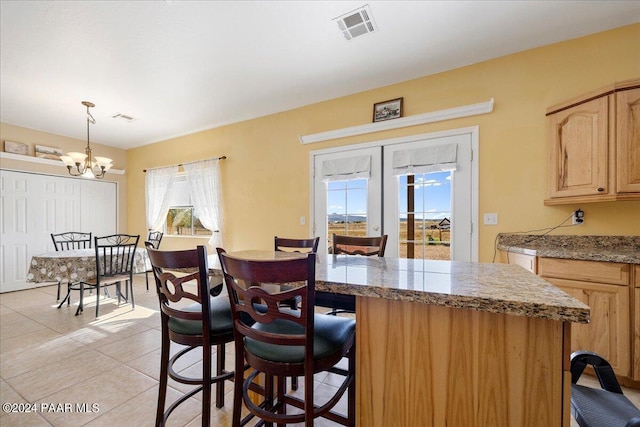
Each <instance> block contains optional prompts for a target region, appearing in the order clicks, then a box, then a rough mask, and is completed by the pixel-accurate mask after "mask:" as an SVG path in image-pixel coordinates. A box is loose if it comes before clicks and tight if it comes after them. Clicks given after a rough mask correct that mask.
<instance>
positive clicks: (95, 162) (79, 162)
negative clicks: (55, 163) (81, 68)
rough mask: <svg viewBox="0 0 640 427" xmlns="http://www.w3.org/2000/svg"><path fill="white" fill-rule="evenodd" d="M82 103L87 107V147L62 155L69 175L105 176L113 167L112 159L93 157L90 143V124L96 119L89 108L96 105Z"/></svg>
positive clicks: (61, 157) (84, 176)
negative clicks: (80, 151)
mask: <svg viewBox="0 0 640 427" xmlns="http://www.w3.org/2000/svg"><path fill="white" fill-rule="evenodd" d="M82 105H84V106H85V107H87V147H86V148H85V149H84V153H79V152H76V151H72V152H70V153H67V155H66V156H60V159H61V160H62V161H63V162H64V164H65V166H66V167H67V170H68V171H69V175H71V176H82V177H83V178H103V177H104V175H105V174H106V173H107V171H108V170H109V169H111V166H113V165H112V164H111V162H112V160H111V159H109V158H108V157H99V156H96V157H92V156H91V146H90V145H89V126H90V125H91V124H95V123H96V120H95V119H94V118H93V116H92V115H91V113H90V112H89V108H92V107H95V105H94V104H93V103H92V102H89V101H82Z"/></svg>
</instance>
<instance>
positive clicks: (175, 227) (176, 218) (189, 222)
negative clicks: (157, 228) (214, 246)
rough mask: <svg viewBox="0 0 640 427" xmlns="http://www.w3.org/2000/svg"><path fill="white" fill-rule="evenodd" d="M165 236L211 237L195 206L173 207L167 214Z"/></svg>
mask: <svg viewBox="0 0 640 427" xmlns="http://www.w3.org/2000/svg"><path fill="white" fill-rule="evenodd" d="M165 224H166V228H165V234H167V235H178V236H209V235H211V231H209V230H207V229H206V228H204V227H203V226H202V223H201V222H200V220H199V219H198V216H197V214H196V210H195V209H194V208H193V206H172V207H171V208H170V209H169V212H168V213H167V221H166V223H165Z"/></svg>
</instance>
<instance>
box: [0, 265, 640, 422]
mask: <svg viewBox="0 0 640 427" xmlns="http://www.w3.org/2000/svg"><path fill="white" fill-rule="evenodd" d="M134 283H135V296H136V309H135V310H131V307H130V305H129V304H122V305H121V306H120V307H118V306H117V304H116V301H115V300H110V301H109V300H107V301H104V302H101V303H100V314H101V315H100V317H99V318H98V319H96V318H95V316H94V311H93V310H94V307H95V305H94V304H95V294H94V295H88V296H87V297H86V299H85V307H86V308H85V312H84V314H82V315H80V316H74V313H75V306H74V304H72V305H71V306H70V307H67V306H64V307H63V308H61V309H60V310H57V309H56V306H57V304H56V302H55V296H56V290H57V287H56V286H47V287H41V288H37V289H31V290H26V291H19V292H11V293H5V294H0V400H1V401H2V403H5V402H10V403H15V404H26V403H29V404H30V406H29V407H30V408H31V409H33V408H34V406H33V404H35V408H36V409H37V412H31V413H7V412H5V411H1V412H0V425H2V426H3V427H9V426H20V427H22V426H152V425H153V424H154V420H155V410H156V399H157V392H158V380H157V379H158V373H159V371H160V364H159V357H160V315H159V312H158V300H157V297H156V294H155V292H154V291H153V289H151V291H150V292H147V291H146V289H145V280H144V276H143V275H139V276H136V277H135V280H134ZM73 298H74V302H76V303H77V298H78V295H77V292H76V293H74V295H73ZM200 363H201V362H200V358H199V357H198V356H197V355H196V354H194V355H193V357H191V358H190V359H188V360H187V361H185V363H184V366H181V368H182V371H181V372H183V373H189V372H191V373H196V372H198V369H199V364H200ZM232 364H233V349H232V346H231V345H229V346H228V347H227V366H228V368H229V369H231V368H232ZM583 378H584V380H581V382H584V383H589V385H591V384H593V383H595V381H594V380H593V379H592V378H590V377H585V376H583ZM315 380H316V391H317V394H318V395H322V394H323V392H326V391H328V390H329V389H330V388H331V387H335V385H336V378H335V377H332V375H331V374H326V375H324V376H322V377H316V379H315ZM232 387H233V386H232V384H231V383H229V382H227V385H226V386H225V390H226V395H225V407H224V408H222V409H217V408H215V406H212V421H211V425H212V426H219V427H226V426H230V425H231V422H230V419H231V412H232V404H231V402H232V394H231V393H232ZM302 388H303V387H300V390H299V391H300V392H301V391H302ZM188 389H189V387H188V386H185V385H182V384H177V383H175V382H170V388H169V396H168V400H169V401H172V400H173V399H175V397H176V396H180V394H181V393H182V392H183V391H184V390H188ZM624 392H625V394H626V395H627V396H628V397H629V398H630V399H631V400H632V401H633V402H634V403H635V404H636V405H637V406H639V407H640V391H638V390H631V389H627V388H625V389H624ZM200 402H201V400H200V395H199V394H198V395H196V396H194V397H192V398H191V399H190V400H189V401H188V402H186V403H185V404H183V405H181V406H180V407H179V408H178V409H177V410H176V411H175V412H174V414H172V415H171V417H170V418H169V425H171V426H188V427H196V426H199V425H200V424H201V422H200V415H199V414H200V411H201V403H200ZM341 403H342V407H341V408H339V410H341V411H342V410H343V409H344V402H341ZM83 405H84V406H83ZM316 425H318V426H334V425H336V424H334V423H331V422H329V421H326V420H318V421H317V422H316ZM571 425H572V426H577V424H576V423H575V421H574V420H572V424H571Z"/></svg>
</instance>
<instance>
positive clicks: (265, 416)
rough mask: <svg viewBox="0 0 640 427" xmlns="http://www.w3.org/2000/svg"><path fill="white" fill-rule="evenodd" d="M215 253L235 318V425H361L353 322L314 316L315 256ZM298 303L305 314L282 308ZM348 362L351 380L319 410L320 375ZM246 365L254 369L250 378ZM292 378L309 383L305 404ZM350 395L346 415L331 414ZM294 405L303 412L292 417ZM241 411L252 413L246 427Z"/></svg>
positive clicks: (345, 380)
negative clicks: (290, 385)
mask: <svg viewBox="0 0 640 427" xmlns="http://www.w3.org/2000/svg"><path fill="white" fill-rule="evenodd" d="M217 251H218V257H219V258H220V264H221V266H222V272H223V275H224V281H225V285H226V287H227V293H228V295H229V299H230V301H231V312H232V314H233V328H234V343H235V377H234V391H233V419H232V426H233V427H238V426H240V425H241V422H242V423H245V422H246V421H247V420H248V419H250V418H252V417H258V418H260V419H261V420H262V421H263V422H264V423H265V424H266V425H271V423H276V424H278V425H284V424H293V423H304V425H305V426H307V427H310V426H313V425H314V419H315V418H317V417H324V418H328V419H329V420H331V421H334V422H337V423H339V424H341V425H346V426H355V320H353V319H349V318H344V317H337V316H326V315H323V314H315V313H314V299H315V269H316V254H315V253H309V254H307V256H306V257H292V258H284V259H278V260H247V259H240V258H235V257H234V256H233V254H227V253H226V252H225V251H224V249H221V248H218V249H217ZM294 282H302V284H301V285H300V286H297V287H294V288H290V287H287V288H286V289H285V290H282V289H280V290H273V291H270V289H273V285H274V284H276V285H277V284H281V285H282V284H290V283H294ZM263 284H269V285H270V286H268V287H263V286H262V285H263ZM296 297H300V299H301V301H302V303H301V306H300V308H299V309H297V310H293V309H291V308H289V307H288V306H287V305H283V304H282V303H283V302H284V301H287V300H290V299H291V298H296ZM343 357H346V358H347V359H348V375H346V376H344V377H342V383H341V384H340V385H339V386H338V387H336V388H335V390H332V391H331V392H330V393H329V394H324V393H322V394H320V393H318V397H320V396H322V402H321V403H319V404H317V405H316V404H315V402H314V400H315V397H316V393H315V387H314V374H317V373H320V372H326V371H332V370H333V368H334V367H335V365H336V364H337V363H338V362H339V361H340V360H341V359H342V358H343ZM245 361H246V363H247V365H248V366H249V368H252V370H250V373H249V374H248V376H247V377H246V379H245V378H244V373H243V368H244V366H245ZM261 373H263V374H264V375H265V376H264V384H258V383H257V382H256V378H257V377H258V375H260V374H261ZM290 376H296V377H304V398H303V399H301V398H299V397H296V396H293V395H291V394H289V393H287V391H286V378H287V377H290ZM274 383H275V384H274ZM274 386H275V387H274ZM274 388H275V390H274ZM252 389H253V390H258V391H259V393H258V395H259V399H260V400H261V402H254V401H253V400H252V398H251V396H250V395H249V391H250V390H252ZM345 392H347V407H348V409H347V414H346V415H345V414H339V413H337V412H336V411H334V410H333V409H334V407H335V405H336V404H337V402H338V401H339V400H340V398H341V397H342V396H343V395H344V394H345ZM290 406H291V407H294V408H297V409H301V410H302V412H301V413H300V412H299V411H298V413H289V414H288V413H287V409H288V407H290ZM243 407H245V408H246V409H247V410H248V412H249V414H248V415H247V417H245V419H243V420H242V421H241V419H240V417H241V410H242V408H243ZM242 425H243V424H242Z"/></svg>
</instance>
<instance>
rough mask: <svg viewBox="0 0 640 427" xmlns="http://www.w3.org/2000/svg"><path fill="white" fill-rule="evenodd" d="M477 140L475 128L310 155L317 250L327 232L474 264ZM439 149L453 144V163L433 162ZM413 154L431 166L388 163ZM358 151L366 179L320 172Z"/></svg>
mask: <svg viewBox="0 0 640 427" xmlns="http://www.w3.org/2000/svg"><path fill="white" fill-rule="evenodd" d="M477 144H478V129H477V127H474V128H465V129H458V130H454V131H447V132H439V133H434V134H424V135H416V136H412V137H405V138H396V139H392V140H385V141H379V142H376V143H371V144H366V145H358V146H354V147H346V148H345V147H343V148H339V149H333V150H323V151H318V152H314V153H312V154H311V155H312V162H313V163H312V165H313V171H314V172H313V173H314V175H313V204H314V206H313V213H314V218H313V224H314V235H316V236H320V245H319V247H318V251H320V252H321V253H326V252H327V251H328V248H330V247H331V236H332V234H333V233H336V234H345V235H355V236H358V235H362V236H364V235H369V236H379V235H381V234H387V235H388V240H387V249H386V254H385V255H386V256H389V257H399V258H421V259H442V260H457V261H476V260H477V234H476V233H477V232H476V231H475V230H474V227H473V223H474V222H475V221H476V218H477V204H478V202H477V156H476V158H475V159H474V157H473V152H474V151H475V152H477V149H476V150H474V148H477ZM442 149H447V150H449V151H451V149H453V155H454V159H455V160H454V161H452V162H450V163H448V164H444V165H443V164H442V161H441V160H439V159H437V157H438V154H437V153H440V152H441V151H443V150H442ZM416 152H417V153H419V154H420V156H421V162H422V163H429V164H430V166H426V167H425V166H423V167H415V170H409V171H408V172H402V171H400V172H398V168H394V162H395V163H397V162H398V158H399V157H402V155H403V154H406V153H409V154H413V153H416ZM431 153H434V154H433V157H434V159H432V160H430V158H431V157H432V155H431ZM360 156H370V158H371V169H370V173H369V174H368V177H366V178H365V177H362V174H360V175H358V174H354V175H353V176H350V175H349V174H348V173H345V174H344V175H343V176H338V179H335V178H334V179H331V178H327V176H326V173H325V172H323V167H325V169H326V165H327V164H331V163H332V162H335V161H336V160H338V161H339V160H340V159H354V158H358V157H360ZM420 156H418V157H420ZM425 158H426V160H425ZM394 159H395V160H394ZM414 163H415V162H414ZM423 169H426V170H423ZM341 178H342V179H341ZM476 228H477V227H476Z"/></svg>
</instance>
